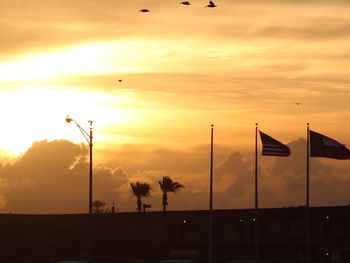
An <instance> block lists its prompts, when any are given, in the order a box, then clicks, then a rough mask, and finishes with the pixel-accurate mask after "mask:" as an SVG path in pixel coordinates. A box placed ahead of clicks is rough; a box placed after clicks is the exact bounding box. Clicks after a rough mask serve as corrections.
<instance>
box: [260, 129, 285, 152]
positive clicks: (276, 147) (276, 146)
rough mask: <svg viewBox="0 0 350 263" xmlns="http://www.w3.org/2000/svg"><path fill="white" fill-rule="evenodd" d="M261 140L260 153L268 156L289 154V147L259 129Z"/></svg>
mask: <svg viewBox="0 0 350 263" xmlns="http://www.w3.org/2000/svg"><path fill="white" fill-rule="evenodd" d="M259 133H260V138H261V142H262V145H263V149H262V155H269V156H289V155H290V150H289V147H288V146H287V145H285V144H283V143H281V142H279V141H277V140H275V139H274V138H272V137H271V136H269V135H267V134H265V133H263V132H261V131H259Z"/></svg>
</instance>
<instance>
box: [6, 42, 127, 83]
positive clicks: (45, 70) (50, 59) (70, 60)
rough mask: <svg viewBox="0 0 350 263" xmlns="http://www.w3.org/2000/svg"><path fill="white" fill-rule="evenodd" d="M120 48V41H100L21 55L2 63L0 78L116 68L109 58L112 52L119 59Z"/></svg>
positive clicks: (45, 76) (33, 77)
mask: <svg viewBox="0 0 350 263" xmlns="http://www.w3.org/2000/svg"><path fill="white" fill-rule="evenodd" d="M120 49H121V47H120V46H119V45H117V44H116V43H99V44H87V45H80V46H76V47H70V48H66V49H63V50H58V51H51V52H49V53H43V54H31V55H27V56H23V57H19V58H17V59H14V60H12V61H9V62H3V63H2V64H0V81H4V82H10V81H31V80H38V79H40V80H44V79H48V78H50V79H52V78H54V77H58V76H62V75H66V76H67V75H75V74H100V73H106V72H110V71H112V69H111V67H110V65H109V64H108V63H106V62H107V61H108V58H109V57H110V56H111V54H113V57H114V58H115V59H117V60H118V53H120ZM114 70H115V69H114Z"/></svg>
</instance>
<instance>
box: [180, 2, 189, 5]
mask: <svg viewBox="0 0 350 263" xmlns="http://www.w3.org/2000/svg"><path fill="white" fill-rule="evenodd" d="M180 5H191V3H190V2H188V1H183V2H181V3H180Z"/></svg>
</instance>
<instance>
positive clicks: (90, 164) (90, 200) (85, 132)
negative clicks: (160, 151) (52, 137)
mask: <svg viewBox="0 0 350 263" xmlns="http://www.w3.org/2000/svg"><path fill="white" fill-rule="evenodd" d="M66 122H67V123H70V122H74V123H75V124H76V125H77V127H78V128H79V130H80V132H81V133H82V134H83V136H84V138H85V140H86V141H87V143H88V144H89V154H90V162H89V230H88V242H89V262H92V237H91V230H92V229H91V222H92V121H91V120H90V121H89V125H90V132H89V133H88V132H87V131H85V130H84V129H83V128H82V127H81V126H80V125H79V124H78V123H77V122H76V121H75V120H73V119H72V118H70V117H69V116H67V117H66Z"/></svg>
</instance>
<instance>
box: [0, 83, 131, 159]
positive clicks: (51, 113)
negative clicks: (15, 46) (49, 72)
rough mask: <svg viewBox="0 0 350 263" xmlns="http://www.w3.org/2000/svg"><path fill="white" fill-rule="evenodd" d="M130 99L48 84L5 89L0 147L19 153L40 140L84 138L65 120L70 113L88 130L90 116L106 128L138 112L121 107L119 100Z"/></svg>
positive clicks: (97, 123)
mask: <svg viewBox="0 0 350 263" xmlns="http://www.w3.org/2000/svg"><path fill="white" fill-rule="evenodd" d="M123 100H124V102H123ZM127 100H128V98H127V97H125V96H124V97H122V96H107V95H106V94H103V93H99V92H97V91H92V92H79V91H72V90H64V89H61V90H60V89H48V88H46V89H45V88H41V89H35V88H32V89H18V90H14V91H2V92H1V97H0V111H1V112H6V114H4V115H3V116H2V123H3V125H4V126H3V127H2V130H1V137H2V138H3V140H1V141H0V149H1V150H2V151H5V152H8V153H10V154H11V155H18V154H20V153H22V152H23V151H25V150H26V149H28V148H29V147H30V146H31V145H32V143H33V142H34V141H38V140H55V139H69V140H72V141H74V142H78V143H79V142H84V140H83V138H81V134H79V131H75V130H74V131H72V130H71V129H70V127H67V124H66V122H65V121H64V119H65V117H66V115H70V116H71V117H73V118H74V119H75V120H76V121H77V122H78V123H79V124H80V125H81V126H82V127H86V129H87V130H88V127H89V126H88V120H93V121H94V123H95V124H96V125H94V126H96V127H98V128H97V129H100V130H102V131H103V129H104V127H108V125H111V124H113V125H120V124H123V123H124V124H125V123H128V122H132V121H133V119H132V118H133V117H135V116H136V115H135V114H132V113H129V111H128V110H127V109H124V110H123V109H120V108H118V104H123V103H126V101H127ZM112 101H114V105H113V104H112ZM101 137H102V138H103V134H101V136H100V138H101ZM97 139H98V138H97Z"/></svg>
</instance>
